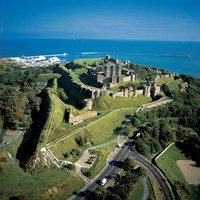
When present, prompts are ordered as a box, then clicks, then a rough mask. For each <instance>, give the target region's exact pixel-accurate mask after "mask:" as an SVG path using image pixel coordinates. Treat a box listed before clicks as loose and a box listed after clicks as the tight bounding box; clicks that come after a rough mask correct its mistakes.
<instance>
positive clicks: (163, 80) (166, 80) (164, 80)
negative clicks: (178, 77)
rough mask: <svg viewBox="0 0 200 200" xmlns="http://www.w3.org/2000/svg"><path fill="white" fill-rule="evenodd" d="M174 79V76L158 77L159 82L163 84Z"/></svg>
mask: <svg viewBox="0 0 200 200" xmlns="http://www.w3.org/2000/svg"><path fill="white" fill-rule="evenodd" d="M173 81H174V79H173V78H172V77H168V78H158V79H157V83H158V84H160V85H162V84H167V83H170V82H173Z"/></svg>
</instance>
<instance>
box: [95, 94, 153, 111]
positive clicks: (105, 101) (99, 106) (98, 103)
mask: <svg viewBox="0 0 200 200" xmlns="http://www.w3.org/2000/svg"><path fill="white" fill-rule="evenodd" d="M151 100H152V99H151V98H150V97H144V96H143V95H139V96H137V97H127V98H124V97H116V98H112V97H111V96H109V95H104V96H100V97H98V98H97V99H95V101H94V109H96V110H110V109H117V108H131V107H136V106H139V105H142V104H145V103H149V102H150V101H151Z"/></svg>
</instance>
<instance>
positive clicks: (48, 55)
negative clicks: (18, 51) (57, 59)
mask: <svg viewBox="0 0 200 200" xmlns="http://www.w3.org/2000/svg"><path fill="white" fill-rule="evenodd" d="M40 56H44V57H52V56H53V57H54V56H68V53H57V54H47V55H36V56H24V55H22V56H18V57H12V58H11V59H13V58H37V57H40Z"/></svg>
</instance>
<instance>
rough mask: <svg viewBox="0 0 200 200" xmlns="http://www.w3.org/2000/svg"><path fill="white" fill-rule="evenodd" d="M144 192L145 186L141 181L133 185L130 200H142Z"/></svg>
mask: <svg viewBox="0 0 200 200" xmlns="http://www.w3.org/2000/svg"><path fill="white" fill-rule="evenodd" d="M143 192H144V189H143V185H142V182H141V180H139V181H138V182H137V183H136V184H134V185H133V190H131V192H130V194H129V197H128V200H133V199H134V200H142V197H143Z"/></svg>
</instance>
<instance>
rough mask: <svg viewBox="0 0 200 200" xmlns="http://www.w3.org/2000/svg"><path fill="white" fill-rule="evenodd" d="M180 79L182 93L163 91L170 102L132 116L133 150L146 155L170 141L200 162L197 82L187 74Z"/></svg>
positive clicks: (197, 80)
mask: <svg viewBox="0 0 200 200" xmlns="http://www.w3.org/2000/svg"><path fill="white" fill-rule="evenodd" d="M180 77H181V78H182V80H183V81H184V82H187V83H188V88H186V90H185V91H175V90H170V88H167V90H166V91H167V93H166V95H169V96H171V97H172V98H173V103H170V104H168V105H163V106H160V107H157V108H154V109H151V110H147V111H145V112H143V113H136V114H135V116H134V118H133V120H132V122H131V124H132V126H133V127H136V128H137V129H138V130H137V132H136V133H138V132H140V133H141V136H140V137H139V138H137V140H136V147H137V149H138V151H140V152H141V153H143V154H145V155H147V156H150V155H151V154H155V153H157V152H159V151H160V150H161V149H162V148H164V147H165V146H166V145H167V144H168V143H170V142H171V141H180V142H179V146H181V147H182V149H183V150H184V151H185V152H187V153H188V154H189V155H190V157H192V158H193V159H194V160H196V161H197V162H198V163H200V159H199V158H200V154H199V153H198V152H200V151H199V150H200V126H199V124H200V104H199V102H200V90H199V88H200V80H199V79H197V78H194V77H191V76H188V75H181V76H180ZM166 87H167V85H166ZM136 133H135V134H136ZM181 144H182V145H181Z"/></svg>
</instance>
